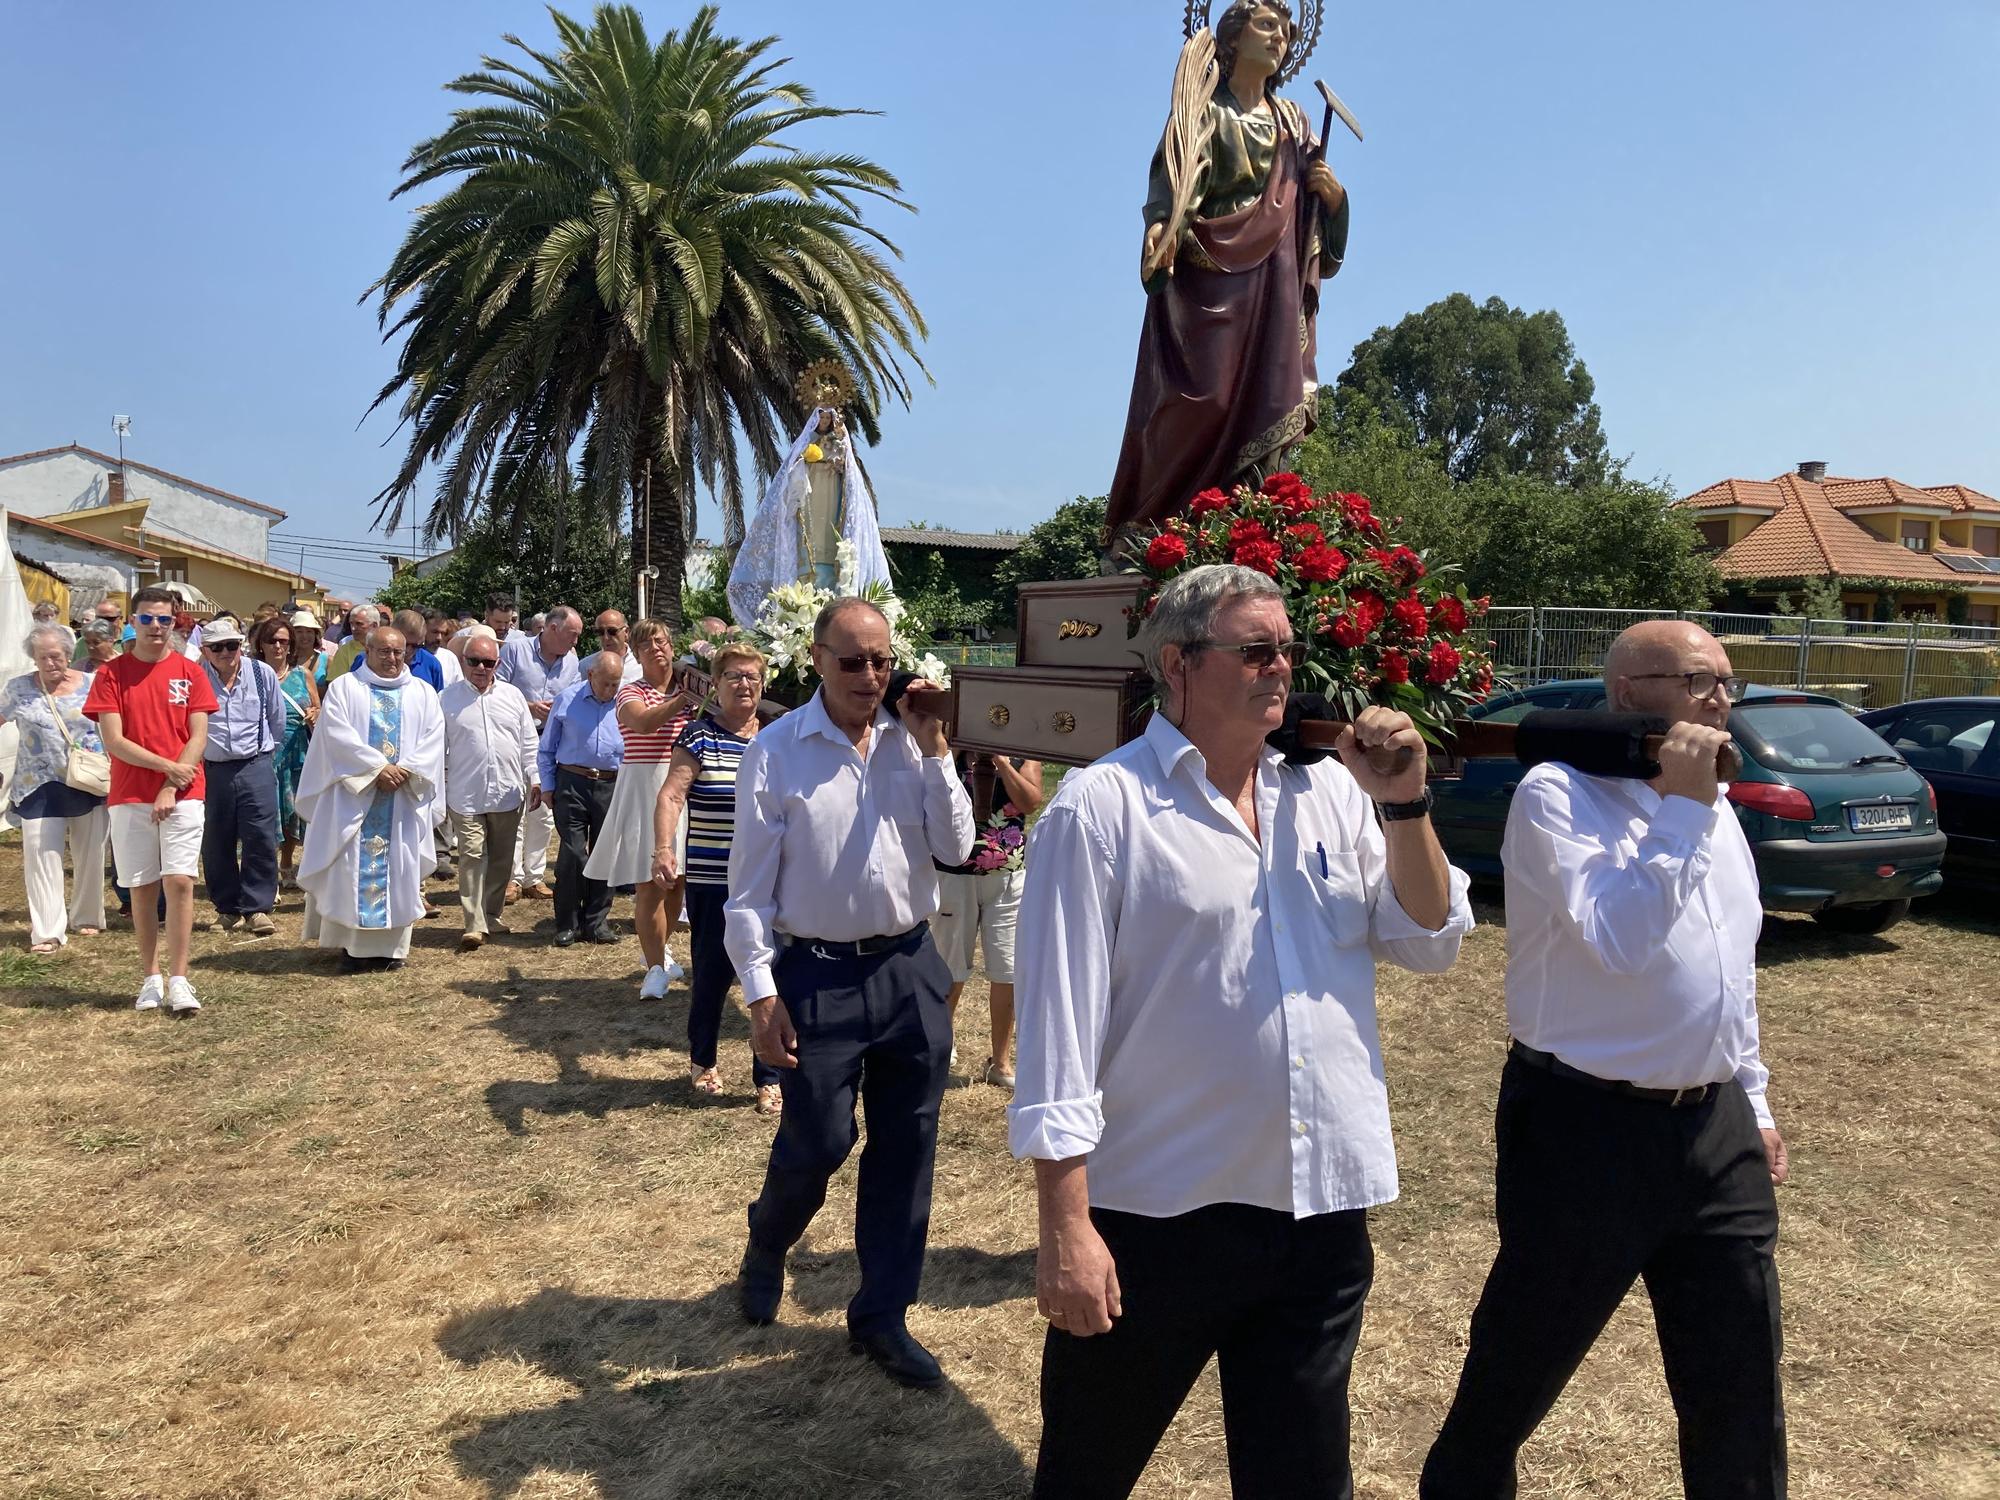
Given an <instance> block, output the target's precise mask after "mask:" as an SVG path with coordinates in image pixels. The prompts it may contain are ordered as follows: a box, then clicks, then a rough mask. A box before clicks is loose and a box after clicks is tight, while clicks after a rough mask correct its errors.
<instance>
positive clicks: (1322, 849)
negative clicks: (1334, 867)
mask: <svg viewBox="0 0 2000 1500" xmlns="http://www.w3.org/2000/svg"><path fill="white" fill-rule="evenodd" d="M1319 878H1320V879H1321V880H1325V879H1326V878H1327V869H1326V845H1324V844H1321V845H1320V846H1319Z"/></svg>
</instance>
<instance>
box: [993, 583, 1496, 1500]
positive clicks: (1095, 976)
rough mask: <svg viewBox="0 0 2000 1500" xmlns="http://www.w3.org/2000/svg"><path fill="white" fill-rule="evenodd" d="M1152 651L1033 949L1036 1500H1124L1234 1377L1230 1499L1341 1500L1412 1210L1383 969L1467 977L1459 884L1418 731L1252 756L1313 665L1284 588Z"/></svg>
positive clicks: (1084, 782)
mask: <svg viewBox="0 0 2000 1500" xmlns="http://www.w3.org/2000/svg"><path fill="white" fill-rule="evenodd" d="M1142 645H1143V647H1144V650H1145V655H1146V663H1147V666H1148V668H1149V670H1150V671H1151V672H1152V674H1153V678H1154V680H1155V681H1156V682H1157V683H1158V684H1159V686H1160V689H1161V692H1162V694H1163V699H1162V707H1161V709H1160V711H1159V712H1158V713H1156V714H1155V715H1154V717H1153V719H1152V722H1151V723H1150V724H1149V725H1148V726H1147V729H1146V732H1145V734H1144V735H1143V736H1142V737H1141V738H1140V739H1138V740H1136V741H1134V742H1133V743H1132V744H1129V745H1126V746H1124V747H1123V748H1122V749H1119V750H1117V751H1115V752H1114V753H1112V754H1111V755H1108V756H1106V757H1104V758H1103V759H1102V760H1099V761H1098V762H1096V763H1095V764H1094V765H1091V766H1088V767H1086V768H1084V769H1083V770H1080V771H1076V772H1072V773H1071V774H1070V776H1069V777H1068V779H1067V780H1066V781H1065V782H1064V783H1063V787H1062V789H1061V791H1059V792H1058V793H1057V795H1056V797H1055V799H1054V801H1053V802H1051V803H1050V804H1049V806H1048V808H1047V810H1046V811H1045V812H1044V813H1043V814H1042V819H1041V822H1040V823H1039V824H1038V825H1037V826H1036V829H1035V832H1034V834H1033V835H1032V837H1031V842H1030V846H1029V854H1028V865H1027V869H1028V881H1027V890H1026V892H1025V894H1024V896H1023V899H1022V905H1021V916H1020V927H1019V932H1018V935H1017V939H1016V945H1015V986H1016V989H1015V994H1016V998H1017V1003H1018V1005H1019V1011H1020V1022H1019V1024H1020V1062H1019V1067H1018V1069H1017V1081H1016V1085H1015V1094H1014V1102H1013V1105H1012V1107H1011V1108H1010V1109H1009V1111H1008V1113H1009V1116H1010V1122H1009V1123H1010V1131H1009V1141H1010V1144H1011V1146H1012V1148H1013V1150H1014V1153H1015V1154H1016V1155H1018V1156H1023V1157H1029V1158H1032V1159H1033V1160H1034V1163H1035V1181H1036V1188H1037V1192H1038V1194H1039V1199H1040V1218H1041V1246H1040V1252H1039V1255H1038V1258H1037V1264H1036V1297H1037V1302H1038V1305H1039V1309H1040V1311H1041V1313H1042V1315H1043V1316H1044V1317H1046V1318H1047V1319H1048V1320H1049V1333H1048V1338H1047V1342H1046V1344H1045V1346H1044V1349H1043V1354H1042V1399H1041V1404H1042V1445H1041V1455H1040V1460H1039V1463H1038V1466H1037V1470H1036V1476H1035V1493H1036V1494H1037V1495H1038V1496H1044V1497H1055V1496H1062V1497H1076V1496H1089V1497H1098V1496H1122V1495H1126V1494H1129V1493H1130V1492H1131V1490H1132V1487H1133V1485H1134V1484H1135V1483H1136V1482H1137V1481H1138V1479H1139V1476H1140V1474H1141V1472H1142V1471H1143V1470H1144V1468H1145V1466H1146V1461H1147V1459H1148V1458H1149V1457H1150V1456H1151V1454H1152V1451H1153V1448H1154V1446H1155V1445H1156V1444H1157V1443H1158V1441H1159V1437H1160V1434H1161V1433H1162V1432H1164V1431H1165V1430H1166V1427H1167V1424H1168V1423H1169V1422H1170V1421H1171V1420H1172V1419H1173V1416H1174V1413H1175V1412H1176V1411H1177V1410H1178V1409H1179V1407H1180V1404H1181V1402H1182V1400H1183V1399H1185V1397H1186V1395H1187V1392H1188V1390H1189V1388H1190V1387H1191V1386H1192V1385H1193V1384H1194V1382H1195V1379H1196V1377H1197V1376H1199V1375H1200V1373H1201V1371H1202V1368H1203V1367H1204V1366H1205V1365H1206V1364H1207V1363H1208V1361H1209V1359H1210V1358H1211V1357H1212V1356H1218V1355H1219V1357H1220V1362H1221V1373H1222V1399H1223V1428H1224V1432H1225V1433H1226V1435H1227V1438H1228V1444H1229V1468H1230V1479H1231V1484H1232V1487H1233V1489H1234V1492H1235V1493H1236V1494H1237V1495H1239V1496H1245V1497H1251V1496H1254V1497H1257V1500H1266V1497H1273V1496H1277V1497H1282V1496H1291V1495H1299V1496H1306V1495H1310V1496H1314V1497H1327V1500H1333V1497H1345V1496H1348V1495H1350V1494H1351V1493H1352V1479H1351V1473H1350V1468H1349V1459H1348V1415H1347V1377H1348V1369H1349V1365H1350V1363H1351V1361H1352V1359H1353V1354H1354V1346H1355V1341H1356V1339H1357V1337H1358V1336H1359V1333H1360V1328H1361V1308H1362V1301H1363V1299H1364V1298H1365V1297H1366V1295H1367V1291H1368V1286H1369V1282H1370V1279H1371V1276H1372V1267H1373V1252H1372V1250H1371V1249H1370V1246H1369V1242H1368V1227H1367V1214H1366V1211H1367V1209H1368V1208H1369V1207H1371V1206H1372V1205H1375V1204H1378V1203H1386V1202H1388V1201H1390V1200H1391V1199H1393V1198H1394V1197H1395V1196H1396V1159H1395V1151H1394V1147H1393V1145H1392V1143H1391V1140H1390V1133H1389V1100H1388V1094H1387V1091H1386V1088H1385V1086H1384V1083H1383V1061H1382V1051H1381V1042H1380V1038H1379V1036H1378V1034H1377V1030H1376V1024H1375V965H1376V963H1377V962H1378V961H1386V962H1389V963H1394V964H1397V965H1400V966H1402V967H1404V968H1408V969H1415V970H1418V971H1421V972H1427V973H1430V972H1438V971H1441V970H1444V969H1447V968H1449V967H1450V966H1451V964H1452V962H1453V961H1454V960H1455V959H1456V957H1457V955H1458V949H1459V943H1460V939H1461V937H1462V936H1463V934H1464V933H1465V932H1466V931H1467V930H1469V929H1470V928H1471V926H1472V913H1471V910H1470V908H1469V907H1468V906H1467V904H1466V898H1465V891H1466V880H1465V876H1464V875H1463V874H1461V873H1459V872H1458V871H1456V870H1453V869H1452V868H1451V866H1450V865H1449V864H1447V863H1446V861H1445V856H1444V851H1443V850H1442V849H1441V848H1440V847H1439V846H1438V842H1437V838H1436V835H1435V834H1434V833H1433V832H1432V831H1431V827H1430V820H1429V817H1428V813H1429V799H1428V795H1427V793H1426V791H1425V787H1424V772H1425V755H1424V745H1423V740H1422V738H1421V737H1420V736H1419V735H1418V733H1417V732H1416V730H1415V729H1414V728H1413V727H1412V725H1411V723H1410V720H1409V718H1408V716H1407V715H1404V714H1400V713H1392V712H1390V711H1388V710H1386V709H1381V708H1369V709H1367V710H1364V711H1363V713H1362V715H1361V716H1360V718H1359V719H1358V720H1357V721H1356V723H1355V725H1354V727H1353V729H1352V730H1351V731H1350V732H1349V733H1348V734H1347V735H1346V736H1344V737H1343V747H1342V749H1341V751H1340V757H1339V759H1340V763H1339V764H1335V763H1333V762H1332V761H1320V762H1319V763H1317V764H1311V765H1299V764H1287V763H1286V762H1285V761H1284V760H1283V759H1282V758H1281V757H1280V755H1279V753H1278V752H1277V751H1276V750H1274V749H1272V748H1271V747H1270V745H1268V744H1267V743H1266V736H1267V735H1268V734H1269V733H1270V731H1271V730H1273V729H1275V728H1277V727H1278V726H1279V724H1280V723H1281V722H1282V720H1283V718H1284V711H1285V700H1286V697H1287V694H1288V693H1289V691H1290V688H1291V683H1292V664H1293V660H1294V655H1295V650H1296V648H1295V645H1294V643H1293V640H1292V627H1291V623H1290V621H1289V620H1288V619H1287V618H1286V614H1285V608H1284V600H1283V598H1282V596H1281V595H1280V594H1279V592H1278V588H1277V585H1276V584H1275V583H1273V582H1272V581H1271V579H1269V578H1267V577H1265V576H1264V575H1263V574H1261V573H1258V572H1254V571H1252V570H1250V569H1248V568H1238V567H1227V566H1215V567H1204V568H1196V569H1194V570H1192V571H1190V572H1188V573H1186V574H1184V575H1182V576H1181V577H1180V578H1177V579H1175V580H1174V582H1173V583H1172V584H1171V585H1169V586H1168V587H1167V588H1166V589H1165V590H1164V591H1163V592H1162V593H1161V596H1160V600H1159V603H1158V606H1157V607H1156V608H1155V610H1154V612H1153V614H1152V617H1151V618H1150V619H1149V621H1148V622H1147V626H1146V630H1145V633H1144V635H1143V637H1142ZM1405 752H1407V755H1408V759H1407V761H1406V762H1403V763H1402V764H1401V765H1400V768H1396V763H1397V760H1398V757H1400V756H1401V755H1403V754H1404V753H1405ZM1378 767H1380V768H1378ZM1371 802H1372V803H1373V804H1375V805H1379V806H1380V808H1381V809H1382V812H1381V816H1382V818H1383V822H1382V823H1381V824H1380V826H1378V825H1377V821H1376V816H1377V815H1376V807H1375V806H1372V805H1371Z"/></svg>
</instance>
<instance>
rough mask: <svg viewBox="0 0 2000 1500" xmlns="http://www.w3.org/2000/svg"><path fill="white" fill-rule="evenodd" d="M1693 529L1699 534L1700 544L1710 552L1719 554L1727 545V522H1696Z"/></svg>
mask: <svg viewBox="0 0 2000 1500" xmlns="http://www.w3.org/2000/svg"><path fill="white" fill-rule="evenodd" d="M1694 529H1695V530H1696V531H1699V532H1700V533H1701V544H1702V546H1704V547H1706V548H1708V550H1709V551H1711V552H1720V551H1721V550H1722V549H1723V548H1724V547H1727V546H1728V545H1729V523H1728V522H1727V521H1697V522H1695V524H1694Z"/></svg>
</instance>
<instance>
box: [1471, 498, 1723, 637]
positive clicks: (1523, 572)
mask: <svg viewBox="0 0 2000 1500" xmlns="http://www.w3.org/2000/svg"><path fill="white" fill-rule="evenodd" d="M1464 489H1465V491H1466V494H1465V502H1466V506H1467V515H1468V518H1469V524H1468V527H1467V534H1468V543H1469V546H1468V548H1467V551H1466V552H1465V553H1464V564H1465V580H1466V583H1467V585H1468V586H1469V587H1470V588H1471V589H1472V591H1473V592H1474V593H1475V594H1489V595H1491V596H1492V598H1493V602H1494V603H1496V604H1558V605H1574V606H1578V607H1581V608H1591V609H1703V608H1706V607H1707V605H1708V602H1709V600H1710V599H1712V598H1713V597H1714V596H1715V595H1716V593H1718V592H1719V591H1720V589H1721V584H1722V581H1721V579H1720V578H1719V577H1718V576H1717V574H1716V571H1715V565H1714V563H1713V562H1711V561H1710V560H1709V557H1708V555H1707V554H1706V553H1705V552H1703V551H1702V549H1701V538H1700V536H1699V534H1698V533H1697V532H1696V531H1695V529H1694V523H1693V522H1692V521H1691V520H1690V519H1688V517H1687V516H1686V515H1685V513H1683V512H1681V511H1677V510H1672V509H1670V508H1669V507H1670V506H1671V504H1672V502H1673V496H1672V494H1671V493H1669V492H1668V491H1666V490H1664V489H1660V488H1657V487H1655V486H1653V485H1649V484H1641V483H1639V482H1637V481H1636V480H1630V479H1623V478H1618V479H1610V480H1606V481H1604V482H1602V483H1598V484H1592V485H1587V486H1584V487H1582V488H1571V487H1569V486H1567V485H1560V484H1551V483H1549V482H1548V481H1547V480H1543V479H1534V478H1529V477H1526V476H1515V477H1512V478H1500V479H1482V480H1479V481H1477V482H1476V483H1474V484H1471V485H1467V486H1465V487H1464ZM1446 560H1455V559H1452V558H1451V557H1450V555H1449V554H1447V558H1446Z"/></svg>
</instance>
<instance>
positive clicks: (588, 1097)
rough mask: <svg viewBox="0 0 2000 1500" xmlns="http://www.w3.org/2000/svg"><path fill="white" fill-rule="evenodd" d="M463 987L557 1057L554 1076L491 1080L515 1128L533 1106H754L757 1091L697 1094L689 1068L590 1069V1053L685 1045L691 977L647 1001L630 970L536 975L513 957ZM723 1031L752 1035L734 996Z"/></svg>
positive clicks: (579, 1110)
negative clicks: (645, 1074) (499, 972)
mask: <svg viewBox="0 0 2000 1500" xmlns="http://www.w3.org/2000/svg"><path fill="white" fill-rule="evenodd" d="M458 989H459V991H460V993H462V994H465V995H468V996H470V997H471V998H473V999H475V1000H484V1001H486V1002H487V1003H488V1004H490V1005H491V1006H492V1007H493V1014H492V1016H491V1018H490V1019H488V1020H487V1021H486V1022H484V1023H483V1024H484V1025H486V1026H487V1027H489V1028H490V1029H492V1030H494V1031H497V1032H499V1033H500V1034H501V1035H502V1036H504V1037H506V1038H507V1040H508V1041H510V1042H512V1043H513V1044H514V1046H515V1047H517V1048H519V1049H520V1050H522V1051H525V1052H539V1053H542V1054H544V1055H545V1056H547V1057H550V1058H552V1059H554V1061H555V1065H556V1078H555V1081H554V1082H552V1083H543V1082H529V1081H522V1080H513V1079H502V1080H497V1081H495V1082H493V1083H491V1084H488V1085H487V1087H486V1108H487V1110H488V1111H489V1112H490V1113H491V1114H492V1116H493V1118H494V1119H496V1120H498V1121H499V1122H500V1123H501V1124H502V1125H504V1126H505V1127H506V1128H507V1130H508V1132H509V1133H510V1134H514V1135H521V1134H524V1133H526V1130H527V1115H528V1114H529V1113H530V1112H531V1111H532V1112H533V1113H535V1114H541V1115H566V1114H581V1115H588V1116H590V1117H591V1118H592V1119H597V1120H601V1119H603V1118H604V1117H605V1116H606V1115H608V1114H611V1113H612V1112H614V1111H617V1110H628V1109H650V1108H652V1107H653V1106H654V1105H658V1104H670V1105H676V1106H681V1107H687V1108H701V1109H714V1108H718V1107H720V1108H728V1107H730V1106H732V1105H736V1106H740V1107H742V1108H746V1109H747V1108H749V1107H750V1106H751V1105H753V1104H754V1103H755V1096H754V1095H752V1094H747V1093H746V1094H741V1095H718V1096H714V1097H710V1096H707V1095H700V1096H698V1095H696V1093H695V1092H694V1089H693V1087H692V1085H691V1084H690V1082H689V1080H688V1078H687V1077H686V1076H685V1075H683V1076H682V1077H679V1078H620V1077H617V1076H615V1075H608V1074H604V1073H598V1072H593V1071H592V1069H591V1068H590V1067H589V1066H587V1065H586V1063H585V1061H584V1059H586V1058H590V1059H593V1060H595V1059H602V1058H606V1057H610V1058H629V1057H639V1056H643V1055H645V1054H647V1053H653V1052H677V1053H680V1054H682V1055H683V1056H685V1055H686V1053H687V1013H688V992H687V987H686V985H685V984H682V985H680V986H677V987H676V988H675V989H674V990H672V991H671V992H670V993H669V994H668V996H667V998H666V999H665V1000H660V1001H641V1000H639V999H637V998H635V994H634V989H633V986H632V985H631V984H630V983H629V982H628V981H626V980H624V979H618V980H605V979H598V978H587V979H536V978H530V977H528V976H527V975H525V974H523V973H522V972H521V970H520V969H519V968H518V967H516V966H512V965H510V966H509V968H508V970H507V974H506V977H505V978H499V979H489V980H467V981H464V982H462V983H461V984H460V985H459V986H458ZM722 1034H723V1035H724V1036H726V1037H735V1038H738V1039H747V1038H748V1037H749V1034H750V1023H749V1021H748V1020H747V1019H746V1018H745V1017H744V1016H743V1014H742V1012H741V1011H739V1010H738V1009H737V1008H736V1007H735V1006H733V1005H725V1006H724V1007H723V1012H722Z"/></svg>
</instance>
